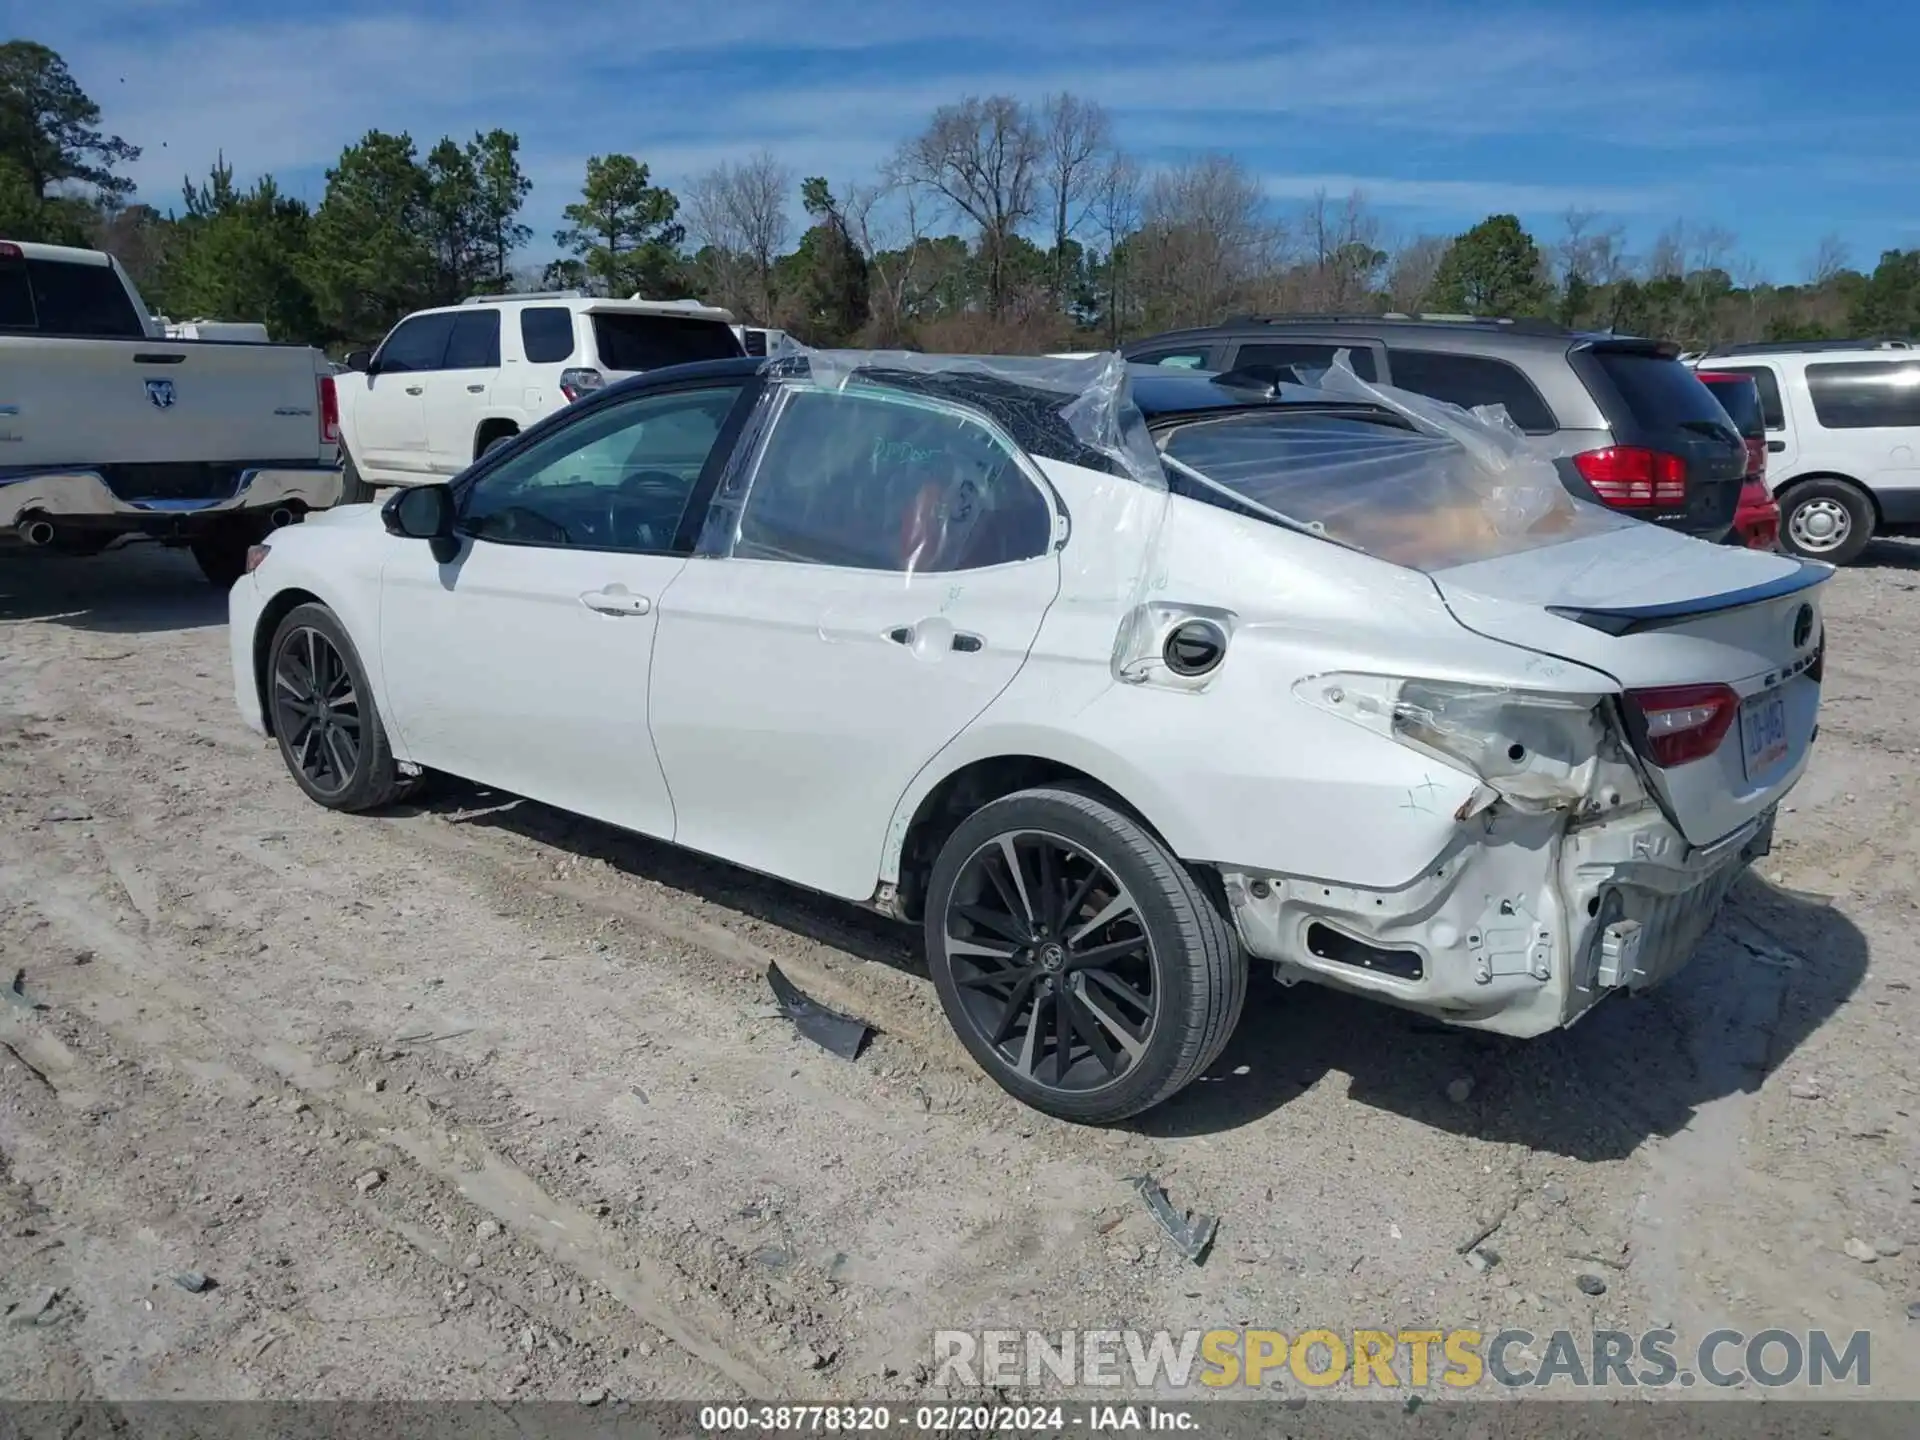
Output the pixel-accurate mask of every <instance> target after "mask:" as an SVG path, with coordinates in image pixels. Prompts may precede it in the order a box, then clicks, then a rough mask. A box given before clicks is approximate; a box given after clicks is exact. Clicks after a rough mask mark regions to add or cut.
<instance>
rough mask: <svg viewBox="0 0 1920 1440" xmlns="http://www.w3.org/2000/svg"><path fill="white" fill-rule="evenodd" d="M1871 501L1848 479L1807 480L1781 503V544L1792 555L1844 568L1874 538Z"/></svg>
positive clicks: (1789, 492)
mask: <svg viewBox="0 0 1920 1440" xmlns="http://www.w3.org/2000/svg"><path fill="white" fill-rule="evenodd" d="M1873 526H1874V514H1873V502H1872V501H1871V500H1869V499H1868V498H1867V495H1866V492H1865V491H1863V490H1862V489H1861V488H1860V487H1859V486H1858V485H1855V484H1854V483H1853V482H1851V481H1849V480H1808V481H1806V482H1805V483H1803V484H1800V485H1796V486H1794V487H1793V489H1791V490H1789V491H1788V492H1787V493H1786V496H1785V497H1784V498H1783V499H1782V500H1781V502H1780V543H1781V545H1782V546H1783V547H1784V548H1785V549H1787V550H1789V551H1791V552H1792V553H1793V554H1795V555H1802V556H1805V557H1806V558H1807V559H1809V560H1825V561H1827V562H1828V563H1829V564H1833V565H1845V564H1847V563H1848V562H1849V561H1851V560H1853V559H1854V558H1856V557H1857V556H1858V555H1859V554H1860V552H1861V551H1862V550H1864V549H1866V548H1867V542H1868V541H1869V540H1871V539H1872V538H1873Z"/></svg>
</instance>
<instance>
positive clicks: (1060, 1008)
mask: <svg viewBox="0 0 1920 1440" xmlns="http://www.w3.org/2000/svg"><path fill="white" fill-rule="evenodd" d="M1216 890H1217V887H1210V886H1209V885H1208V884H1207V883H1206V877H1205V876H1203V874H1202V873H1201V872H1199V871H1196V870H1193V869H1189V868H1188V867H1187V866H1186V865H1185V864H1184V863H1182V862H1181V860H1180V859H1179V858H1178V857H1177V856H1175V855H1174V854H1173V852H1172V851H1170V850H1169V849H1168V848H1167V846H1166V845H1165V843H1164V842H1163V841H1162V840H1161V839H1160V838H1159V836H1157V835H1155V834H1154V833H1153V832H1152V831H1151V830H1149V829H1148V828H1147V827H1146V825H1145V824H1144V823H1143V822H1142V821H1141V820H1140V819H1139V817H1137V816H1135V815H1133V814H1131V813H1129V812H1127V811H1125V810H1123V809H1121V808H1119V807H1118V806H1117V805H1116V804H1114V803H1112V802H1110V801H1109V800H1107V799H1105V798H1103V797H1100V796H1096V795H1089V794H1084V793H1082V792H1080V791H1077V790H1069V789H1064V788H1062V789H1052V788H1048V789H1035V790H1022V791H1019V792H1017V793H1016V794H1012V795H1008V796H1005V797H1003V798H1001V799H998V800H994V801H991V802H989V803H988V804H986V805H983V806H981V807H980V808H979V809H978V810H976V811H974V812H973V814H971V815H969V816H968V817H967V818H966V819H964V820H962V821H961V822H960V824H959V825H958V826H956V827H955V829H954V831H953V833H952V834H951V835H950V836H949V837H948V838H947V840H946V843H945V844H944V845H943V846H942V847H941V850H940V854H939V856H938V858H937V859H936V860H935V862H934V865H933V871H932V874H931V875H930V877H929V879H928V883H927V900H926V919H925V929H926V948H927V963H928V967H929V969H930V970H931V971H932V973H933V983H934V988H935V989H936V990H937V991H938V992H939V995H940V1004H941V1008H942V1009H944V1010H945V1011H946V1014H947V1020H948V1022H949V1023H950V1024H951V1025H952V1026H953V1028H954V1033H955V1034H956V1035H958V1036H959V1039H960V1043H961V1044H963V1045H964V1046H966V1048H967V1051H968V1053H969V1054H971V1055H972V1056H973V1058H974V1059H975V1060H976V1061H977V1062H979V1064H980V1067H981V1068H982V1069H983V1070H985V1071H986V1072H987V1074H988V1076H989V1077H990V1078H991V1079H992V1080H993V1081H994V1083H996V1084H997V1085H999V1086H1000V1087H1001V1088H1002V1089H1004V1090H1006V1091H1007V1092H1008V1093H1009V1094H1011V1095H1013V1096H1015V1097H1016V1098H1017V1099H1019V1100H1022V1101H1024V1102H1025V1103H1026V1104H1028V1105H1031V1106H1033V1107H1034V1108H1035V1109H1037V1110H1042V1111H1045V1112H1046V1113H1047V1114H1049V1115H1055V1116H1058V1117H1059V1118H1061V1119H1063V1120H1071V1121H1075V1122H1077V1123H1080V1124H1090V1125H1097V1124H1105V1123H1108V1122H1111V1121H1114V1120H1121V1119H1125V1118H1126V1117H1127V1116H1129V1115H1137V1114H1139V1113H1140V1112H1141V1111H1143V1110H1148V1109H1151V1108H1152V1107H1153V1106H1155V1105H1158V1104H1159V1103H1160V1102H1161V1101H1163V1100H1165V1099H1166V1098H1167V1097H1168V1096H1170V1095H1172V1094H1174V1093H1175V1092H1176V1091H1178V1090H1180V1089H1181V1088H1182V1087H1184V1086H1185V1085H1187V1084H1189V1083H1190V1082H1191V1081H1193V1080H1194V1079H1196V1078H1197V1077H1198V1076H1199V1075H1200V1074H1201V1072H1202V1071H1204V1070H1205V1069H1206V1067H1207V1066H1208V1065H1210V1064H1212V1063H1213V1061H1214V1060H1215V1059H1216V1058H1217V1057H1218V1056H1219V1054H1220V1052H1221V1050H1222V1049H1224V1048H1225V1046H1226V1043H1227V1040H1228V1039H1229V1038H1230V1037H1231V1036H1232V1034H1233V1027H1234V1025H1235V1023H1236V1022H1237V1021H1238V1020H1239V1017H1240V1009H1241V1006H1242V1004H1243V1003H1244V1002H1245V1000H1246V993H1247V964H1246V960H1245V957H1244V956H1243V955H1242V954H1241V952H1240V947H1239V944H1238V941H1237V939H1236V937H1235V935H1234V932H1233V926H1232V924H1231V923H1230V921H1229V920H1228V918H1227V914H1226V909H1225V905H1224V901H1223V898H1222V897H1220V896H1219V895H1217V893H1216Z"/></svg>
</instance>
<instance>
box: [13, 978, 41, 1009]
mask: <svg viewBox="0 0 1920 1440" xmlns="http://www.w3.org/2000/svg"><path fill="white" fill-rule="evenodd" d="M7 999H8V1000H10V1001H11V1002H12V1003H14V1004H15V1005H18V1006H19V1007H20V1008H21V1009H22V1010H44V1009H46V1008H47V1007H46V1002H44V1001H41V1000H36V999H34V998H33V997H32V996H31V995H29V994H27V972H26V971H25V970H16V971H14V972H13V983H12V984H10V985H8V986H7Z"/></svg>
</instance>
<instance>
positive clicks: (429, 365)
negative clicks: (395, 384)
mask: <svg viewBox="0 0 1920 1440" xmlns="http://www.w3.org/2000/svg"><path fill="white" fill-rule="evenodd" d="M452 336H453V316H451V315H416V316H414V317H413V318H412V319H411V320H402V321H401V322H400V323H399V324H398V325H396V326H395V327H394V330H393V333H392V334H391V335H389V336H387V340H386V343H385V344H384V345H382V346H381V347H380V354H379V355H378V356H377V357H375V358H376V359H378V361H379V363H380V372H381V373H382V374H384V375H412V374H416V373H418V372H419V371H422V370H439V369H442V368H443V362H444V361H445V360H446V356H447V341H448V340H449V339H451V338H452Z"/></svg>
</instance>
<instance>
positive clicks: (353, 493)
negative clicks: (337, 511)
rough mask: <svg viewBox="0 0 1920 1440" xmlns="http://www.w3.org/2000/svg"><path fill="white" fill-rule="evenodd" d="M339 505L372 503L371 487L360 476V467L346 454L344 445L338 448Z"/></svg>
mask: <svg viewBox="0 0 1920 1440" xmlns="http://www.w3.org/2000/svg"><path fill="white" fill-rule="evenodd" d="M340 503H341V504H342V505H371V504H372V503H373V486H372V485H370V484H369V483H368V482H367V480H366V478H365V477H364V476H362V475H361V473H360V467H359V466H358V465H356V464H354V463H353V456H351V455H349V454H348V453H347V448H346V446H344V445H343V446H341V447H340Z"/></svg>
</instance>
